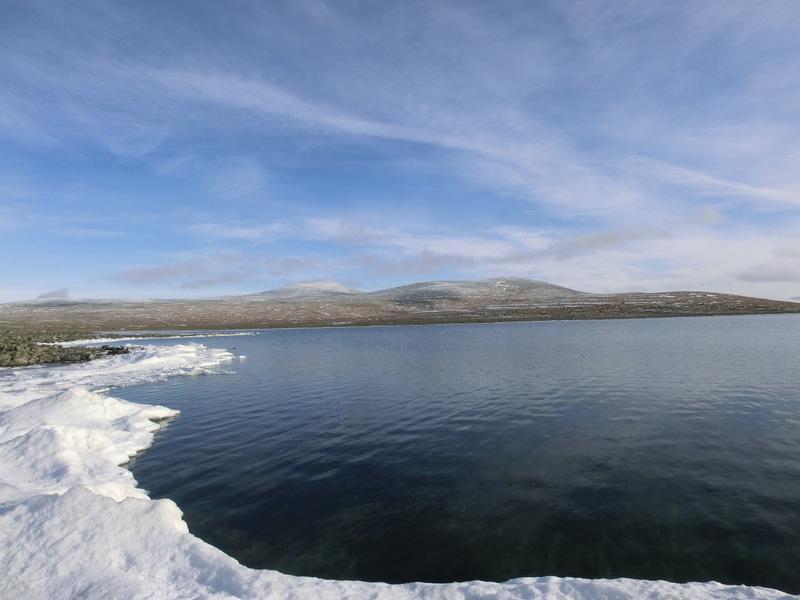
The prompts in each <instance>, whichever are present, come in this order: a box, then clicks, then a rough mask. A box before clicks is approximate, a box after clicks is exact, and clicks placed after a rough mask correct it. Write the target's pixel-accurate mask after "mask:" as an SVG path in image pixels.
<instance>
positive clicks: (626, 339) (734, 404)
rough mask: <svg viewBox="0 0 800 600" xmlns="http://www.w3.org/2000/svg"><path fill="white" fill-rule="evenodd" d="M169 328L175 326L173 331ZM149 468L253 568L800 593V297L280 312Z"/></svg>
mask: <svg viewBox="0 0 800 600" xmlns="http://www.w3.org/2000/svg"><path fill="white" fill-rule="evenodd" d="M158 343H170V342H168V341H164V342H158ZM207 343H208V345H210V346H217V347H226V348H236V350H235V353H236V354H245V355H247V357H248V360H247V361H246V362H241V363H234V365H233V366H232V371H233V372H232V373H230V374H227V375H220V376H214V377H196V378H184V379H176V380H172V381H168V382H162V383H157V384H148V385H143V386H138V387H131V388H123V389H121V390H117V391H116V392H115V393H116V394H117V395H119V396H122V397H125V398H128V399H131V400H135V401H146V402H159V403H163V404H166V405H167V406H170V407H173V408H178V409H180V410H181V411H183V414H182V415H181V416H179V417H178V418H176V419H174V420H173V421H172V422H171V423H170V424H169V426H168V427H167V428H166V430H165V431H164V432H163V433H161V434H159V435H158V436H157V438H156V442H155V444H154V446H153V447H152V448H151V449H150V450H148V451H147V452H145V453H144V454H143V455H142V456H140V457H139V458H137V459H136V460H135V461H134V463H133V464H132V469H133V472H134V475H135V476H136V478H137V479H138V480H139V482H140V484H141V485H142V487H144V488H146V489H148V490H150V492H151V494H152V495H153V496H154V497H170V498H172V499H174V500H175V501H176V502H177V503H178V505H179V506H180V507H181V508H182V509H183V510H184V512H185V518H186V521H187V522H188V524H189V527H190V529H191V530H192V531H193V532H194V533H196V534H198V535H199V536H200V537H202V538H203V539H205V540H207V541H208V542H210V543H212V544H214V545H216V546H219V547H221V548H222V549H224V550H225V551H226V552H228V553H230V554H232V555H233V556H235V557H236V558H238V559H239V560H240V561H241V562H243V563H244V564H246V565H248V566H252V567H264V568H272V569H278V570H281V571H284V572H287V573H292V574H301V575H314V576H319V577H327V578H337V579H343V578H347V579H353V578H355V579H365V580H381V581H390V582H399V581H411V580H425V581H453V580H467V579H486V580H496V581H503V580H506V579H509V578H512V577H519V576H525V575H570V576H581V577H636V578H646V579H668V580H674V581H689V580H695V581H696V580H702V581H705V580H712V579H713V580H718V581H722V582H726V583H747V584H758V585H766V586H770V587H777V588H779V589H783V590H785V591H789V592H800V569H798V567H797V565H798V564H800V368H798V358H799V357H800V317H798V316H795V315H782V316H774V317H765V316H759V317H734V318H720V317H717V318H693V319H692V318H690V319H656V320H636V321H589V322H550V323H519V324H497V325H457V326H438V327H437V326H421V327H386V328H353V329H313V330H274V331H266V332H262V333H260V334H259V335H256V336H252V337H240V338H209V339H208V340H207Z"/></svg>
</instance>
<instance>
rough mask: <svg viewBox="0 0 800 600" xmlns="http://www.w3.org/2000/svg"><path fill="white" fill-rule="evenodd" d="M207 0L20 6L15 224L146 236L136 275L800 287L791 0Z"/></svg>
mask: <svg viewBox="0 0 800 600" xmlns="http://www.w3.org/2000/svg"><path fill="white" fill-rule="evenodd" d="M219 10H220V9H219V6H218V5H216V4H214V3H206V2H198V3H196V4H195V5H194V6H193V10H192V11H191V12H190V13H189V12H185V13H184V12H182V11H181V9H180V8H179V7H177V5H175V6H171V5H155V4H152V5H142V4H135V5H120V4H107V3H101V2H78V3H73V4H70V5H63V4H58V3H27V4H24V5H19V6H18V7H15V9H14V10H13V11H9V13H8V18H7V19H5V20H4V22H3V24H2V25H0V28H2V29H0V33H2V34H3V40H4V52H3V53H2V54H0V77H1V78H2V80H3V82H4V86H3V90H2V91H0V136H2V137H3V139H5V140H7V141H8V142H9V143H10V145H11V148H10V149H9V151H8V152H6V153H4V154H3V158H4V159H8V160H7V161H6V162H9V164H10V165H11V166H10V167H8V168H7V169H6V170H7V171H8V172H9V173H16V172H22V173H27V174H29V175H30V177H29V178H28V179H27V180H26V181H24V182H22V183H24V185H20V181H21V180H20V178H19V177H7V178H5V179H3V178H1V177H0V227H3V228H4V232H5V231H14V232H18V233H25V232H30V231H35V232H37V233H39V234H40V235H45V236H47V238H48V239H50V238H52V239H55V238H56V237H58V238H59V239H61V238H64V237H70V239H72V240H85V245H86V247H92V248H95V249H96V250H97V251H98V252H102V251H104V250H105V249H106V248H107V246H105V245H104V244H107V243H108V240H106V239H104V238H108V237H109V236H112V235H113V236H116V237H117V238H119V239H122V238H128V239H131V240H142V241H141V242H140V243H139V245H138V246H134V245H133V244H130V245H128V246H127V247H126V254H124V256H125V260H126V261H127V262H126V263H125V264H124V265H123V266H122V267H121V268H118V269H117V270H116V274H115V276H114V278H113V281H114V282H116V284H118V285H120V286H128V287H135V286H137V285H147V286H153V288H155V287H157V286H166V287H170V286H172V287H175V288H184V289H189V288H197V289H200V288H203V289H204V288H205V286H208V287H225V286H230V287H235V286H236V285H241V286H245V285H251V284H252V285H260V284H261V282H262V281H267V280H269V278H270V277H273V278H277V279H280V278H287V279H291V278H298V279H300V278H302V279H309V278H315V277H318V276H320V277H322V278H326V279H327V278H330V276H332V275H342V276H345V277H349V278H350V279H351V280H354V281H364V282H368V281H369V280H374V281H378V280H385V281H387V282H388V281H389V280H391V279H392V278H393V277H395V278H397V277H401V276H402V277H406V276H408V277H410V278H414V277H422V276H428V275H435V276H451V277H452V276H471V275H478V274H484V273H489V272H491V273H493V274H502V273H503V272H509V273H514V274H521V275H525V274H528V275H535V276H538V277H542V278H550V279H555V280H557V281H558V282H561V283H566V284H568V285H571V286H575V287H586V288H603V289H611V288H614V289H620V288H624V287H639V288H648V289H652V288H655V287H669V286H678V287H707V286H714V287H716V288H723V289H730V290H731V291H743V292H748V293H763V294H769V295H774V296H781V295H783V296H786V295H788V294H789V293H794V292H793V291H791V290H790V289H789V288H790V287H791V286H790V285H789V284H790V283H791V282H792V279H791V276H792V273H793V272H794V271H793V269H794V266H793V265H794V264H795V263H794V262H792V261H793V259H791V258H789V257H786V256H778V255H776V254H775V253H776V252H778V250H779V249H780V248H790V249H791V248H795V247H796V242H795V240H796V239H797V238H798V235H797V234H798V231H800V229H798V216H799V213H800V146H798V144H797V141H796V140H797V139H798V137H799V136H800V120H798V118H797V115H796V114H795V111H794V108H793V107H794V106H795V105H796V104H797V102H796V100H797V99H800V76H798V75H797V74H798V73H800V59H799V58H798V57H800V7H799V6H798V4H797V3H796V2H791V1H782V0H776V1H775V2H772V3H770V6H769V10H764V9H763V7H755V6H753V5H752V3H747V2H740V1H738V0H735V1H731V2H725V3H719V2H711V1H700V2H672V3H663V2H661V3H659V2H617V1H611V0H609V1H606V0H599V1H595V0H593V1H581V0H578V1H574V2H568V3H565V2H556V1H553V2H544V3H524V2H510V3H504V4H503V5H496V4H488V3H480V2H457V3H456V2H453V3H451V2H437V3H429V2H415V1H412V2H411V3H406V4H403V5H399V4H383V5H380V6H376V7H374V10H372V11H371V12H370V15H369V21H368V22H367V17H365V15H364V14H363V11H360V10H354V8H353V7H352V6H350V5H347V4H342V3H332V2H325V1H323V0H316V1H314V2H310V3H301V4H298V3H295V2H286V3H283V2H273V3H268V4H263V3H260V4H259V3H250V2H241V3H238V2H234V3H233V5H232V6H231V7H230V8H229V9H227V10H226V21H225V27H224V28H221V27H219V25H218V23H219V20H218V18H217V17H218V11H219ZM179 13H180V14H179ZM86 40H91V43H87V42H86ZM10 161H14V162H13V164H12V163H11V162H10ZM30 181H34V182H36V184H35V185H31V184H30V183H29V182H30ZM76 182H79V183H80V185H77V184H76ZM81 186H85V187H81ZM138 213H147V214H152V215H154V219H153V220H151V221H148V222H147V224H144V223H143V222H142V221H141V219H140V220H138V221H137V219H135V218H131V215H136V214H138ZM154 231H157V232H158V234H157V235H156V234H155V233H154ZM15 243H19V244H21V242H15ZM74 245H75V246H76V247H77V246H79V245H80V244H78V243H77V242H75V243H74ZM80 246H81V251H82V252H83V251H85V248H83V246H82V245H80ZM18 247H21V246H15V249H16V248H18ZM225 253H229V255H226V254H225ZM120 255H121V256H122V253H120ZM234 255H236V256H238V257H239V258H236V259H233V258H230V257H231V256H234ZM223 256H229V257H228V258H227V259H226V258H223ZM158 257H161V258H158ZM73 262H74V263H75V264H78V263H79V261H77V260H76V261H73ZM73 268H74V269H75V271H76V273H77V272H79V271H80V272H83V271H85V270H86V269H85V268H81V267H78V266H75V267H73ZM115 268H116V267H115ZM109 270H110V269H109ZM324 270H327V271H328V272H321V271H324ZM85 276H86V278H87V279H90V278H92V277H95V276H96V273H88V272H86V273H85ZM43 277H45V275H43ZM105 281H111V280H105Z"/></svg>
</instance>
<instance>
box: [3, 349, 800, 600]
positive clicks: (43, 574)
mask: <svg viewBox="0 0 800 600" xmlns="http://www.w3.org/2000/svg"><path fill="white" fill-rule="evenodd" d="M233 359H234V356H233V354H231V353H230V352H228V351H226V350H219V349H211V348H207V347H205V346H203V345H201V344H196V343H191V344H176V345H170V346H152V345H150V346H144V347H142V348H140V349H137V350H135V351H134V352H133V353H131V354H129V355H120V356H114V357H109V358H105V359H100V360H96V361H92V362H89V363H82V364H78V365H68V366H58V367H33V368H30V367H28V368H19V369H6V370H3V371H2V372H0V564H2V565H4V569H3V570H4V577H2V578H0V597H3V598H6V597H9V598H10V597H22V596H24V597H26V598H72V597H76V596H81V597H109V598H110V597H113V598H187V597H192V598H296V599H305V598H309V599H310V598H321V599H333V598H374V599H380V600H382V599H405V598H437V599H449V598H459V599H477V598H507V599H545V598H547V599H550V600H556V599H566V598H575V599H589V598H592V599H596V598H606V599H615V600H623V599H634V598H653V599H655V598H687V599H688V598H692V599H695V598H696V599H706V598H708V599H711V598H741V599H744V598H749V599H750V598H759V599H761V598H770V599H772V598H789V597H791V596H789V595H787V594H784V593H782V592H779V591H777V590H770V589H766V588H757V587H747V586H725V585H722V584H719V583H715V582H709V583H687V584H677V583H669V582H664V581H643V580H633V579H614V580H604V579H595V580H590V579H577V578H559V577H535V578H521V579H514V580H511V581H508V582H506V583H502V584H501V583H487V582H481V581H471V582H463V583H452V584H428V583H410V584H402V585H388V584H383V583H365V582H358V581H331V580H322V579H315V578H309V577H294V576H290V575H284V574H282V573H279V572H277V571H270V570H254V569H249V568H247V567H244V566H242V565H240V564H239V563H238V562H237V561H236V560H234V559H233V558H231V557H229V556H227V555H226V554H224V553H223V552H222V551H220V550H218V549H217V548H215V547H213V546H211V545H210V544H207V543H205V542H203V541H202V540H200V539H199V538H197V537H195V536H193V535H192V534H191V533H189V530H188V527H187V525H186V523H185V522H184V521H183V519H182V513H181V511H180V509H179V508H178V507H177V505H176V504H175V503H174V502H172V501H171V500H151V499H150V498H149V497H148V496H147V494H146V492H145V491H144V490H142V489H140V488H139V487H138V486H137V483H136V480H135V479H134V478H133V475H132V474H131V473H130V471H128V470H127V469H126V468H125V467H124V466H122V465H124V464H125V463H126V462H127V461H128V460H129V458H130V457H131V456H133V455H135V454H136V453H138V452H140V451H142V450H144V449H146V448H147V447H149V446H150V445H151V443H152V440H153V432H154V431H156V430H157V429H158V428H159V427H160V426H161V424H160V423H159V422H156V421H158V420H161V419H164V418H166V417H170V416H174V415H175V414H177V411H174V410H172V409H169V408H165V407H163V406H152V405H147V404H137V403H133V402H128V401H126V400H122V399H119V398H114V397H113V396H110V395H108V394H107V393H106V392H105V391H104V390H105V389H107V388H109V387H118V386H124V385H132V384H134V383H142V382H146V381H155V380H160V379H164V378H167V377H174V376H178V375H189V374H198V373H214V372H217V371H219V369H220V367H221V365H223V364H224V363H225V362H228V361H231V360H233Z"/></svg>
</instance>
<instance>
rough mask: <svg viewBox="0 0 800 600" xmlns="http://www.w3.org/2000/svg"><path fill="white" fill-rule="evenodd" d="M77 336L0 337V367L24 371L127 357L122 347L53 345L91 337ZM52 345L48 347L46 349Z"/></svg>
mask: <svg viewBox="0 0 800 600" xmlns="http://www.w3.org/2000/svg"><path fill="white" fill-rule="evenodd" d="M91 335H92V334H78V333H45V332H37V333H13V332H10V331H6V332H3V333H0V367H27V366H31V365H38V364H47V363H71V362H83V361H87V360H92V359H95V358H101V357H104V356H112V355H115V354H128V353H129V352H130V349H129V348H126V347H123V346H108V345H103V346H99V347H96V348H94V347H92V348H89V347H86V346H71V347H65V346H61V345H59V344H57V342H68V341H72V340H77V339H83V338H87V337H91ZM50 344H52V345H50Z"/></svg>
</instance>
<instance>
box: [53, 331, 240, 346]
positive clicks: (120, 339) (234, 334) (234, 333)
mask: <svg viewBox="0 0 800 600" xmlns="http://www.w3.org/2000/svg"><path fill="white" fill-rule="evenodd" d="M243 335H255V333H254V332H252V331H232V332H222V333H190V334H176V335H140V336H133V337H106V338H101V337H97V338H86V339H81V340H70V341H68V342H46V343H45V345H47V346H56V345H57V346H65V347H69V346H86V345H88V344H119V343H120V342H130V341H137V342H141V341H147V340H185V339H192V338H212V337H238V336H243Z"/></svg>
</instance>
